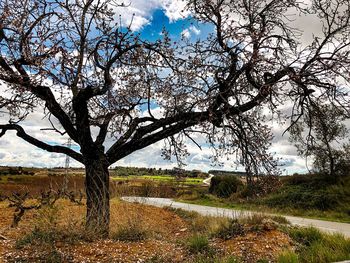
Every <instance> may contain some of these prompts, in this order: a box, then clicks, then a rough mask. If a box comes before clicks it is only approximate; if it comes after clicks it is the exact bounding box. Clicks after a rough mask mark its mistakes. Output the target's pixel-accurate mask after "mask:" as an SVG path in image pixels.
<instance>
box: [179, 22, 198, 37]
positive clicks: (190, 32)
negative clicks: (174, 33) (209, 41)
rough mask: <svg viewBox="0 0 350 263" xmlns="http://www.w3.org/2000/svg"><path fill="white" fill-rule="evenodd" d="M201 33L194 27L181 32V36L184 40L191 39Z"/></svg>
mask: <svg viewBox="0 0 350 263" xmlns="http://www.w3.org/2000/svg"><path fill="white" fill-rule="evenodd" d="M200 33H201V31H200V30H199V29H198V28H197V27H195V26H193V25H192V26H190V27H189V28H186V29H184V30H183V31H182V32H181V36H182V37H184V38H190V37H191V36H192V35H193V34H194V35H197V36H198V35H199V34H200Z"/></svg>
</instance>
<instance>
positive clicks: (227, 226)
mask: <svg viewBox="0 0 350 263" xmlns="http://www.w3.org/2000/svg"><path fill="white" fill-rule="evenodd" d="M244 233H245V229H244V226H243V224H241V223H239V222H238V220H237V219H229V220H227V221H222V223H221V224H220V226H219V227H218V228H217V229H216V230H215V231H214V232H213V236H214V237H218V238H221V239H224V240H228V239H231V238H233V237H236V236H239V235H244Z"/></svg>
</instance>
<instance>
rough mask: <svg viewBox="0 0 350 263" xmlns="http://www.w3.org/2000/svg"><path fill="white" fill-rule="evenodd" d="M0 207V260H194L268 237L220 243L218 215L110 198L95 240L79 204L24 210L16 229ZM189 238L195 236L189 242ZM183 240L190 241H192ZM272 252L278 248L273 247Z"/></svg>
mask: <svg viewBox="0 0 350 263" xmlns="http://www.w3.org/2000/svg"><path fill="white" fill-rule="evenodd" d="M0 209H1V213H0V233H1V234H2V235H4V236H6V237H7V238H8V240H2V241H0V255H1V256H0V262H1V257H2V260H3V261H4V262H21V260H22V262H82V261H85V262H97V261H99V262H137V261H138V260H141V261H140V262H169V263H170V262H197V261H198V260H200V259H201V258H203V257H204V256H205V257H212V259H213V260H214V258H215V260H216V259H217V258H224V257H228V256H230V255H232V254H234V253H237V254H238V255H239V256H243V257H244V256H245V255H244V254H242V253H240V251H236V250H235V249H236V248H237V246H238V247H239V246H240V245H239V244H240V243H239V242H243V241H242V240H244V238H247V239H246V241H247V242H253V240H254V239H253V237H254V238H255V241H254V242H255V243H258V245H257V246H258V247H262V246H265V245H266V244H265V243H263V242H260V241H259V240H260V238H259V235H268V232H266V233H263V234H261V233H260V234H255V236H249V235H246V236H241V237H239V238H241V239H231V240H228V241H224V240H221V239H217V238H213V237H212V235H211V233H212V232H213V231H215V229H217V228H218V227H219V226H220V225H221V224H223V222H224V221H225V220H226V219H224V218H212V217H202V216H199V215H198V214H195V213H188V214H187V216H186V215H185V213H186V212H183V211H172V210H171V209H162V208H157V207H151V206H145V205H142V204H131V203H124V202H122V201H119V200H117V199H113V200H112V202H111V231H110V232H111V236H110V238H109V239H105V240H100V239H96V238H95V237H94V236H93V235H91V233H87V232H86V231H85V230H84V216H85V207H84V206H78V205H75V204H72V203H70V202H69V201H67V200H59V201H58V202H57V205H56V206H54V207H46V208H44V209H42V210H39V211H30V212H28V213H27V214H26V215H25V217H24V218H23V221H21V222H20V225H19V227H18V228H17V229H11V228H8V226H9V225H10V223H11V220H12V213H13V211H12V209H10V208H8V207H7V204H6V203H5V202H1V203H0ZM284 235H285V234H284V233H282V232H278V231H275V232H274V234H273V236H274V238H273V239H277V240H281V238H280V237H281V236H284ZM194 236H195V237H198V236H200V237H201V238H200V239H198V238H197V239H193V238H192V239H193V240H192V241H191V237H194ZM270 237H271V235H270ZM276 237H277V238H276ZM184 240H189V242H190V241H191V242H190V243H191V244H192V245H191V246H189V245H188V244H189V243H188V242H184ZM262 240H265V241H266V238H265V239H264V238H263V239H262ZM204 241H205V242H204ZM282 241H283V242H281V244H284V245H285V246H286V247H287V248H289V249H290V246H289V241H288V239H287V237H286V238H285V239H282ZM230 242H231V243H230ZM278 246H280V244H279V245H278ZM206 247H210V252H211V253H210V254H208V253H207V252H204V251H202V248H206ZM233 248H235V249H233ZM278 248H279V247H278ZM283 249H285V248H284V247H283ZM204 250H205V249H204ZM194 251H195V252H194ZM276 251H279V252H280V251H282V249H280V250H278V249H277V248H276ZM254 253H255V252H254ZM259 253H260V254H259ZM259 253H257V252H256V253H255V256H254V257H255V258H257V257H260V256H261V254H262V253H263V252H259ZM265 254H266V253H265ZM277 254H278V253H277V252H276V256H277ZM269 257H273V255H272V254H271V255H270V254H269ZM142 260H143V261H142ZM198 262H199V261H198ZM208 262H211V261H208ZM213 262H214V261H213ZM217 262H220V261H217Z"/></svg>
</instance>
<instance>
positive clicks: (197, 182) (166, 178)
mask: <svg viewBox="0 0 350 263" xmlns="http://www.w3.org/2000/svg"><path fill="white" fill-rule="evenodd" d="M111 178H112V180H115V181H127V180H135V179H136V180H151V181H158V182H169V183H173V184H176V183H184V184H186V185H201V184H203V179H201V178H190V177H185V178H182V179H181V180H177V179H176V178H175V177H174V176H169V175H144V176H133V175H130V176H112V177H111Z"/></svg>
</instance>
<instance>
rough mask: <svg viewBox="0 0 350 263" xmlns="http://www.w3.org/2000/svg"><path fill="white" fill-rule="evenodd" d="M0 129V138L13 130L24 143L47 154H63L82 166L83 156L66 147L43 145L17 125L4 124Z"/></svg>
mask: <svg viewBox="0 0 350 263" xmlns="http://www.w3.org/2000/svg"><path fill="white" fill-rule="evenodd" d="M0 129H1V132H0V138H1V137H2V136H4V135H5V133H6V132H7V131H8V130H15V131H17V136H18V137H20V138H22V139H23V140H25V141H26V142H28V143H30V144H32V145H34V146H36V147H39V148H40V149H43V150H45V151H48V152H55V153H63V154H66V155H68V156H70V157H72V158H73V159H75V160H77V161H78V162H80V163H82V164H84V159H83V156H82V155H81V154H80V153H77V152H75V151H73V150H71V149H69V148H67V147H63V146H52V145H49V144H47V143H44V142H42V141H40V140H38V139H36V138H34V137H32V136H30V135H28V134H27V133H26V132H25V131H24V129H23V128H22V127H21V126H19V125H17V124H4V125H0Z"/></svg>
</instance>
